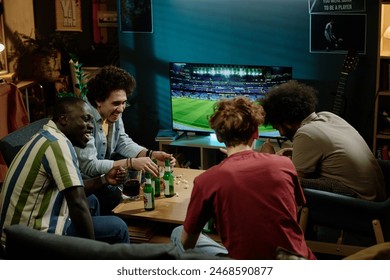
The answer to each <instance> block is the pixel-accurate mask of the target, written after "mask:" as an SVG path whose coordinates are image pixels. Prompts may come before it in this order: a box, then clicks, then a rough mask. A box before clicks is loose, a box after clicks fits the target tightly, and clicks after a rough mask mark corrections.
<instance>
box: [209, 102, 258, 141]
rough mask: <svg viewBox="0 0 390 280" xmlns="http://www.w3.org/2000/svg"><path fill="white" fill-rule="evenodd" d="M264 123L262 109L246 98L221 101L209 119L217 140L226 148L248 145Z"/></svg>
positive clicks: (216, 104)
mask: <svg viewBox="0 0 390 280" xmlns="http://www.w3.org/2000/svg"><path fill="white" fill-rule="evenodd" d="M263 122H264V112H263V108H262V107H261V106H260V105H259V104H258V103H257V102H254V101H251V100H249V98H247V97H241V96H240V97H236V98H233V99H221V100H220V101H218V102H217V103H215V105H214V112H213V114H212V115H211V116H210V117H209V124H210V127H211V128H212V129H213V130H214V131H215V134H216V136H217V139H218V140H219V141H221V142H224V143H225V144H226V146H227V147H235V146H237V145H240V144H248V143H249V141H250V139H251V136H252V135H253V133H254V132H255V131H256V129H257V128H258V127H259V125H261V124H263Z"/></svg>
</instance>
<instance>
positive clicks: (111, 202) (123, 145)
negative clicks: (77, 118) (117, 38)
mask: <svg viewBox="0 0 390 280" xmlns="http://www.w3.org/2000/svg"><path fill="white" fill-rule="evenodd" d="M135 86H136V80H135V79H134V77H133V76H132V75H131V74H129V73H128V72H127V71H125V70H123V69H121V68H119V67H116V66H111V65H110V66H105V67H103V68H102V69H101V70H100V71H99V72H98V73H97V74H96V76H95V77H93V78H92V79H90V80H89V81H88V84H87V89H88V91H87V95H86V97H87V98H88V102H89V104H90V105H91V110H92V115H93V118H94V119H93V134H92V135H91V138H90V140H89V142H88V143H87V146H86V147H85V148H84V149H80V148H77V147H76V152H77V156H78V159H79V162H80V169H81V172H82V173H83V175H84V176H87V177H93V176H97V175H101V174H105V173H106V172H107V171H108V170H110V169H111V168H112V167H114V166H123V167H127V168H129V169H134V170H141V171H144V172H145V171H147V172H150V173H151V174H152V176H156V177H157V176H158V166H157V164H155V163H154V162H153V159H157V160H158V161H159V162H158V164H160V165H164V162H165V159H170V161H171V164H172V165H175V162H176V160H175V158H174V157H173V156H172V155H171V154H168V153H165V152H163V151H152V150H149V149H147V148H145V147H143V146H140V145H138V144H137V143H135V142H134V141H133V140H132V139H131V138H130V137H129V135H128V134H126V132H125V129H124V126H123V121H122V113H123V111H124V110H125V108H126V105H127V97H128V96H130V95H131V94H132V92H133V90H134V89H135ZM95 195H96V196H97V197H98V199H99V202H100V204H101V213H102V214H110V213H111V210H112V209H113V208H114V207H115V206H117V205H118V203H119V202H120V200H121V199H122V193H121V190H120V189H119V188H118V187H117V186H110V185H109V186H107V187H106V188H103V189H101V190H99V191H98V192H96V193H95Z"/></svg>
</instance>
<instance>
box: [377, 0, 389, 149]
mask: <svg viewBox="0 0 390 280" xmlns="http://www.w3.org/2000/svg"><path fill="white" fill-rule="evenodd" d="M378 15H379V16H378V18H379V22H378V27H379V28H378V38H379V44H378V56H377V75H376V76H377V80H376V97H375V111H374V136H373V153H374V154H375V156H376V157H380V156H381V154H382V153H381V150H382V147H384V146H390V123H386V121H385V118H383V117H382V112H383V111H385V112H386V113H388V114H390V70H389V69H390V38H385V37H384V33H385V31H386V29H387V28H388V27H390V1H389V0H386V1H385V0H380V1H379V11H378Z"/></svg>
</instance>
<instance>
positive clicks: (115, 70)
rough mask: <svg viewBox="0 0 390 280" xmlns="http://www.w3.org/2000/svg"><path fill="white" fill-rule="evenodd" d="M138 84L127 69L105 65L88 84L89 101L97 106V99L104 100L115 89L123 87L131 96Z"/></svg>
mask: <svg viewBox="0 0 390 280" xmlns="http://www.w3.org/2000/svg"><path fill="white" fill-rule="evenodd" d="M135 86H136V81H135V78H134V77H133V76H132V75H131V74H129V73H128V72H126V71H125V70H123V69H121V68H119V67H116V66H113V65H108V66H104V67H103V68H102V69H101V70H100V71H99V73H97V74H96V76H95V77H93V78H92V79H90V80H89V81H88V84H87V88H88V94H87V98H88V101H89V103H91V105H92V106H94V107H95V108H96V106H97V104H96V101H104V100H106V99H107V98H108V97H109V96H110V93H111V92H112V91H114V90H119V89H123V90H124V91H126V95H127V96H129V95H131V93H132V92H133V90H134V89H135Z"/></svg>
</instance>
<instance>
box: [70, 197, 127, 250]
mask: <svg viewBox="0 0 390 280" xmlns="http://www.w3.org/2000/svg"><path fill="white" fill-rule="evenodd" d="M87 200H88V204H89V210H90V211H91V215H92V223H93V227H94V231H95V239H96V240H99V241H103V242H107V243H110V244H114V243H130V237H129V231H128V228H127V225H126V223H125V222H124V221H123V220H122V219H121V218H119V217H116V216H100V206H99V201H98V199H97V198H96V196H95V195H90V196H88V197H87ZM66 235H70V236H77V237H81V236H80V234H79V233H78V231H77V230H76V228H75V227H74V225H73V223H72V222H71V223H70V225H69V227H68V229H67V230H66Z"/></svg>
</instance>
